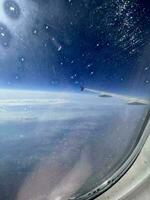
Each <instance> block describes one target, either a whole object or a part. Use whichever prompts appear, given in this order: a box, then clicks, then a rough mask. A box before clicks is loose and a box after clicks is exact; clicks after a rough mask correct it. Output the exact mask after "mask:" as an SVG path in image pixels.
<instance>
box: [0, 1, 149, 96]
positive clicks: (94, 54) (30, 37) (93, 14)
mask: <svg viewBox="0 0 150 200" xmlns="http://www.w3.org/2000/svg"><path fill="white" fill-rule="evenodd" d="M149 52H150V3H149V2H148V0H147V1H146V0H101V1H99V0H55V1H54V0H1V1H0V87H1V88H28V89H40V90H44V89H48V90H53V89H54V90H57V89H61V90H78V89H79V87H80V85H84V86H85V87H89V88H93V89H103V90H107V91H119V92H121V93H129V94H130V93H137V95H146V96H147V95H149V93H150V56H149Z"/></svg>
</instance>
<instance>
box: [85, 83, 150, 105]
mask: <svg viewBox="0 0 150 200" xmlns="http://www.w3.org/2000/svg"><path fill="white" fill-rule="evenodd" d="M81 91H86V92H91V93H94V94H97V95H98V96H99V97H101V98H111V97H116V98H118V99H121V100H124V101H125V102H126V103H127V104H129V105H149V104H150V101H148V100H146V99H139V98H137V97H130V96H124V95H120V94H116V93H111V92H105V91H97V90H93V89H89V88H86V87H83V86H81Z"/></svg>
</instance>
